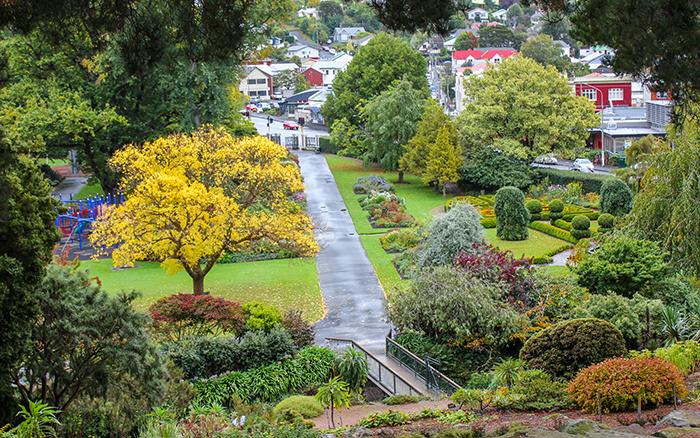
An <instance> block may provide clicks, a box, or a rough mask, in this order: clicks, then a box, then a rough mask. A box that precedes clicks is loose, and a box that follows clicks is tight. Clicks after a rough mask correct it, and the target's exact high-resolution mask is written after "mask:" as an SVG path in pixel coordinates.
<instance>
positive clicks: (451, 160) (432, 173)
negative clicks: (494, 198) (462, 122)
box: [423, 124, 464, 198]
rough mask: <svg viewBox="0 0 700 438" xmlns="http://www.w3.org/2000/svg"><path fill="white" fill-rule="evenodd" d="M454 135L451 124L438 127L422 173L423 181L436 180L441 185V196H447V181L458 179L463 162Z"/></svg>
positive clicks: (451, 181) (452, 181)
mask: <svg viewBox="0 0 700 438" xmlns="http://www.w3.org/2000/svg"><path fill="white" fill-rule="evenodd" d="M450 128H452V129H450ZM450 131H451V132H450ZM456 137H457V132H456V130H455V129H454V127H453V126H452V125H451V124H450V125H445V126H443V127H442V128H440V131H439V132H438V136H437V139H436V140H435V144H433V146H432V147H431V148H430V154H429V155H428V168H427V169H426V171H425V174H424V175H423V181H437V183H438V184H440V185H442V197H443V198H444V197H446V196H447V188H446V187H447V183H452V184H455V183H456V182H457V181H459V178H460V174H459V171H460V169H461V167H462V163H463V162H464V160H463V159H462V153H461V150H460V147H459V145H457V142H456V141H455V140H456Z"/></svg>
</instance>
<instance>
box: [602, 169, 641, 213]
mask: <svg viewBox="0 0 700 438" xmlns="http://www.w3.org/2000/svg"><path fill="white" fill-rule="evenodd" d="M632 198H634V195H633V194H632V190H631V189H630V188H629V186H628V185H627V184H625V183H624V182H622V180H620V179H617V178H615V179H611V180H608V181H605V182H604V183H603V187H602V188H601V189H600V211H601V213H610V214H611V215H613V216H624V215H626V214H627V213H629V212H630V211H632Z"/></svg>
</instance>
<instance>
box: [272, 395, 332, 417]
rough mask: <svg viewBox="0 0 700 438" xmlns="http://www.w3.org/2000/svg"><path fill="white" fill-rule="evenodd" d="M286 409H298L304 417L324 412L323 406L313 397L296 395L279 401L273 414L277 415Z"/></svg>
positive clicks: (315, 415)
mask: <svg viewBox="0 0 700 438" xmlns="http://www.w3.org/2000/svg"><path fill="white" fill-rule="evenodd" d="M286 411H297V412H298V413H299V414H301V416H302V417H304V418H316V417H318V416H319V415H321V414H322V413H323V406H322V405H321V403H319V402H318V401H316V399H315V398H313V397H310V396H304V395H294V396H291V397H287V398H285V399H284V400H282V401H281V402H279V403H277V406H275V409H274V411H273V414H274V415H275V416H277V415H280V414H284V413H285V412H286Z"/></svg>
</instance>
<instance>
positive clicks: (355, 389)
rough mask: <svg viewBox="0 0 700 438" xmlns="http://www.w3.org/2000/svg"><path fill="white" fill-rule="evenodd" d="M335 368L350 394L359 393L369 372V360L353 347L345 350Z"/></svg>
mask: <svg viewBox="0 0 700 438" xmlns="http://www.w3.org/2000/svg"><path fill="white" fill-rule="evenodd" d="M336 368H337V375H338V377H340V380H342V381H343V382H347V384H348V390H349V392H350V394H353V393H356V394H361V393H362V387H363V386H364V385H365V382H367V373H368V372H369V362H368V361H367V358H366V357H365V355H364V353H362V352H361V351H359V350H355V349H354V348H349V349H347V350H345V353H343V355H342V356H340V357H339V359H338V363H337V367H336Z"/></svg>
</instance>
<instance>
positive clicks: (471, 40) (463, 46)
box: [455, 32, 479, 50]
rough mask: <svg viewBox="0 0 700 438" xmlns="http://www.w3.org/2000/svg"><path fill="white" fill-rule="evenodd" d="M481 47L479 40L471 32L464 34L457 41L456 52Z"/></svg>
mask: <svg viewBox="0 0 700 438" xmlns="http://www.w3.org/2000/svg"><path fill="white" fill-rule="evenodd" d="M475 47H479V40H478V39H477V38H476V37H475V36H474V34H473V33H471V32H462V33H460V34H459V36H458V37H457V39H456V40H455V50H469V49H473V48H475Z"/></svg>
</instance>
